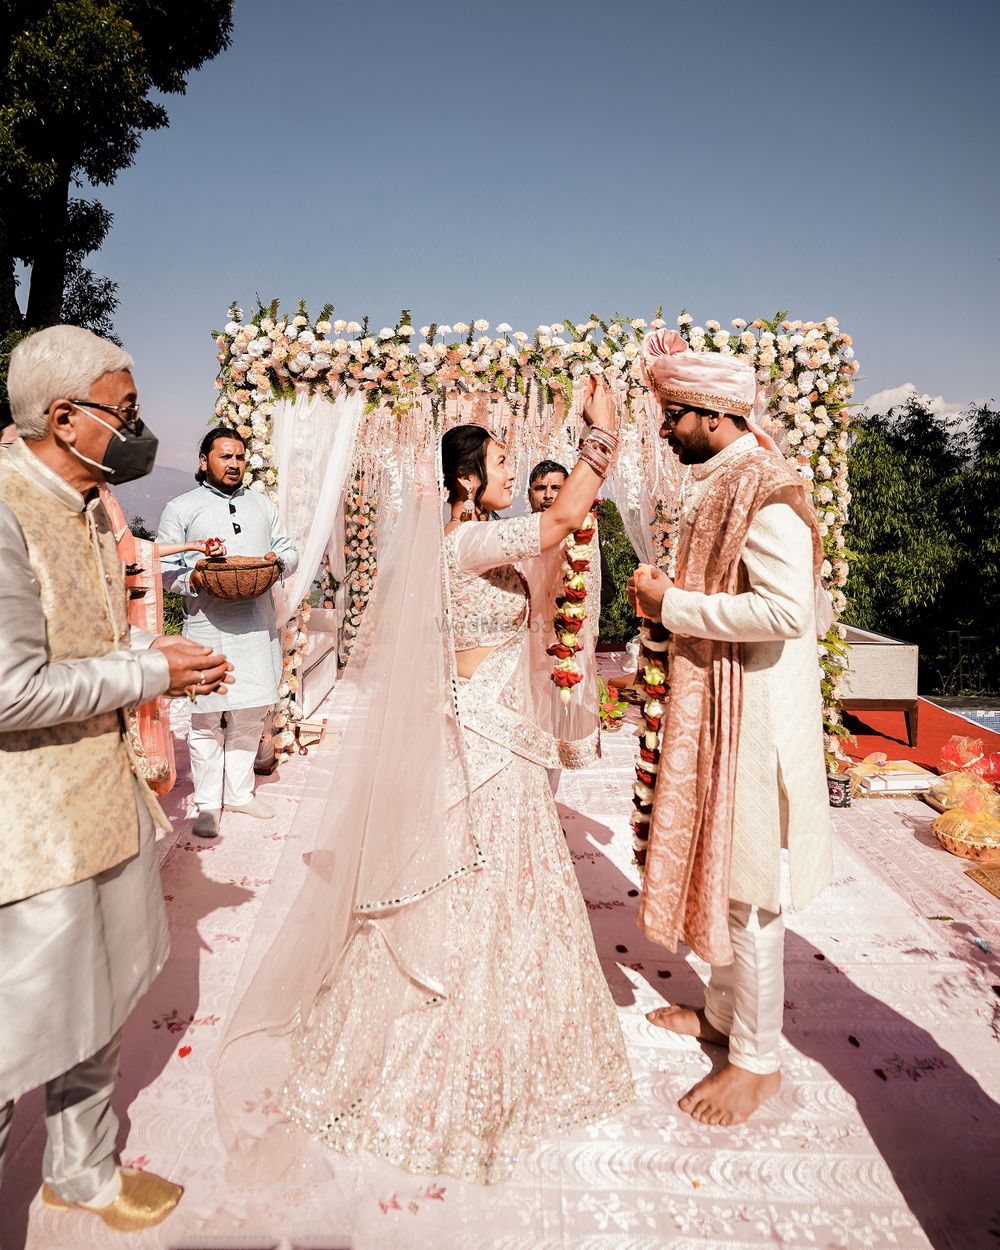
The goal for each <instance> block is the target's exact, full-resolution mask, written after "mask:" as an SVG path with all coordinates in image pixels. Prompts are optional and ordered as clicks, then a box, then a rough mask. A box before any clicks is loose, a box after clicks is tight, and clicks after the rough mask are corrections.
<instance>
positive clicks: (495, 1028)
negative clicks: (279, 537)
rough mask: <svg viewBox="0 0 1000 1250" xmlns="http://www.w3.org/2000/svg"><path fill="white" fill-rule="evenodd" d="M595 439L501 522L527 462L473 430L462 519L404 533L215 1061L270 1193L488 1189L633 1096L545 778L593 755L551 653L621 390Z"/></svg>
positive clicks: (426, 501) (235, 1138)
mask: <svg viewBox="0 0 1000 1250" xmlns="http://www.w3.org/2000/svg"><path fill="white" fill-rule="evenodd" d="M584 419H585V420H586V422H587V424H588V425H589V426H590V429H589V432H588V433H587V434H586V435H585V437H584V440H583V441H582V442H581V451H580V459H579V461H578V462H577V464H576V466H575V468H574V469H573V471H572V472H571V473H570V474H569V476H568V477H567V479H566V482H565V484H564V485H563V487H562V489H561V491H560V492H559V495H558V497H557V499H556V502H555V503H554V504H553V505H552V506H551V507H550V508H549V509H548V510H547V511H545V512H541V513H535V514H532V515H530V516H525V517H516V518H511V519H503V520H497V519H492V514H493V513H495V512H499V511H502V510H503V509H505V508H507V507H509V506H510V503H511V498H512V488H513V477H512V475H511V473H510V471H509V470H508V467H507V457H506V453H505V450H504V447H503V446H502V445H501V444H500V443H499V442H497V441H495V440H494V438H493V437H492V436H491V435H490V433H489V432H488V431H487V430H485V429H484V428H482V427H481V426H478V425H462V426H456V427H454V428H453V429H450V430H449V431H448V432H447V433H446V434H445V435H444V437H443V439H442V440H441V448H440V452H441V465H440V472H441V481H443V486H444V489H445V490H446V492H447V500H448V503H449V504H450V512H451V516H450V520H449V521H448V523H447V524H446V525H445V526H444V528H443V530H442V524H441V521H442V518H441V496H440V494H439V486H440V484H441V482H437V483H436V482H434V481H433V480H431V479H430V478H429V475H428V474H427V473H426V472H424V473H423V474H422V475H418V476H420V478H421V480H420V481H418V490H417V492H416V494H415V496H414V499H413V500H412V501H411V504H410V505H409V506H408V509H407V511H406V512H404V515H403V516H401V518H400V521H399V522H398V523H397V525H396V527H395V529H394V531H393V536H392V539H391V540H390V544H389V546H390V548H391V550H387V552H386V558H385V560H384V561H383V564H382V567H381V568H380V571H379V579H378V582H377V583H376V591H375V594H374V596H373V599H372V601H371V603H370V604H369V607H368V609H367V611H366V614H365V619H364V622H363V625H362V629H361V632H360V633H359V635H358V638H357V641H356V643H355V650H354V653H353V654H352V658H351V663H350V665H349V667H348V669H347V673H346V674H345V680H344V682H343V683H342V688H338V694H337V703H338V706H339V707H340V708H341V713H342V715H344V714H345V713H344V708H345V706H346V704H347V703H348V702H349V703H350V710H349V712H348V713H346V719H347V721H348V723H349V725H350V732H349V733H347V734H345V735H344V739H343V743H344V745H343V746H342V748H341V750H340V753H339V755H338V756H333V755H332V754H329V755H327V754H326V753H321V754H320V755H319V756H317V760H316V763H315V764H314V765H313V767H312V768H311V770H310V774H309V783H310V784H311V785H312V787H313V791H314V792H313V793H312V794H311V795H307V796H306V798H305V799H304V800H303V803H302V805H301V806H300V809H299V811H298V813H297V815H296V818H295V821H294V823H293V834H292V836H291V837H290V841H289V848H288V851H286V856H285V859H286V860H288V859H289V858H290V860H291V864H290V868H289V865H287V864H286V866H285V869H283V870H282V871H284V872H285V873H286V875H289V873H290V875H291V876H292V877H293V878H294V879H295V880H296V881H297V888H298V897H297V898H296V899H295V901H294V903H293V904H292V905H291V907H290V908H285V911H286V915H285V917H284V920H283V923H282V925H281V929H280V931H279V932H278V933H277V935H276V936H275V937H274V938H273V940H272V942H271V944H270V947H269V949H268V950H267V953H266V954H265V955H264V957H263V960H262V961H261V962H260V964H259V966H258V967H257V968H256V970H255V971H254V972H253V974H252V975H250V976H249V980H248V983H247V984H246V985H245V992H244V993H243V995H242V998H241V1000H240V1001H239V1002H238V1006H237V1008H236V1010H235V1012H234V1014H233V1016H232V1017H231V1019H230V1020H229V1022H228V1025H227V1031H226V1037H225V1040H224V1043H223V1047H222V1050H221V1052H220V1056H219V1058H218V1060H217V1065H216V1074H215V1075H216V1095H217V1107H218V1111H219V1120H220V1126H221V1128H222V1130H223V1134H224V1136H225V1137H226V1139H227V1144H228V1145H229V1147H230V1149H231V1150H233V1151H234V1154H235V1156H236V1157H237V1158H239V1157H242V1158H243V1160H244V1161H245V1162H249V1163H251V1164H253V1165H256V1169H255V1174H256V1175H258V1176H259V1175H261V1174H270V1175H271V1176H273V1175H274V1174H275V1172H276V1170H277V1171H281V1170H283V1168H284V1167H286V1166H287V1165H288V1163H289V1160H290V1159H292V1158H297V1157H301V1156H300V1155H299V1154H298V1153H297V1150H298V1148H299V1147H301V1146H302V1144H303V1143H304V1142H309V1141H313V1142H315V1141H319V1142H322V1143H323V1144H325V1145H326V1146H329V1147H332V1148H333V1149H335V1150H337V1151H342V1152H350V1151H355V1150H365V1151H369V1152H371V1153H373V1154H376V1155H379V1156H381V1157H382V1158H384V1159H387V1160H389V1161H390V1162H392V1163H394V1164H396V1165H398V1166H399V1167H403V1168H406V1169H409V1170H411V1171H414V1172H424V1173H432V1174H438V1173H447V1174H449V1175H452V1176H456V1177H460V1178H462V1179H465V1180H471V1181H476V1182H480V1183H490V1182H494V1181H499V1180H503V1179H504V1178H505V1177H507V1176H508V1175H509V1174H510V1172H511V1169H512V1168H513V1166H514V1164H515V1162H516V1159H517V1157H518V1155H519V1153H520V1152H522V1151H523V1150H524V1149H525V1148H526V1147H527V1146H529V1145H531V1144H533V1143H534V1142H536V1141H537V1140H538V1139H540V1138H543V1137H546V1136H549V1135H551V1134H553V1133H558V1132H560V1131H562V1130H565V1129H570V1128H572V1127H574V1126H578V1125H582V1124H586V1123H589V1122H592V1121H595V1120H598V1119H601V1118H604V1117H606V1116H608V1115H611V1114H612V1113H614V1112H615V1111H616V1110H617V1109H618V1108H620V1107H621V1106H623V1105H624V1104H626V1103H627V1102H629V1101H630V1100H631V1098H632V1083H631V1077H630V1073H629V1067H628V1062H627V1060H626V1057H625V1051H624V1043H623V1040H622V1035H621V1031H620V1028H619V1024H618V1019H617V1015H616V1012H615V1007H614V1004H613V1002H612V1000H611V996H610V994H609V991H608V987H607V984H606V982H605V979H604V975H603V973H602V970H601V966H600V963H599V961H598V957H597V952H596V950H595V948H594V942H593V937H592V934H591V929H590V922H589V919H588V916H587V910H586V905H585V903H584V900H583V897H582V895H581V893H580V888H579V885H578V884H577V881H576V877H575V874H574V870H573V865H572V860H571V857H570V854H569V851H568V849H567V847H566V843H565V838H564V835H563V833H562V830H561V828H560V825H559V820H558V817H557V814H556V809H555V803H554V801H553V798H552V794H551V790H550V788H549V783H548V778H547V774H546V769H547V768H551V767H558V766H560V765H563V764H565V765H570V766H573V765H574V764H575V765H576V766H577V767H579V766H581V765H582V764H584V763H586V762H587V761H588V760H589V759H590V758H592V755H593V749H594V745H595V742H596V717H593V716H592V715H590V714H589V711H588V707H587V699H586V698H585V697H583V698H581V699H579V700H577V702H576V705H575V706H574V707H571V708H569V709H567V708H566V707H565V706H564V705H563V704H562V702H561V701H560V700H559V699H558V697H556V693H555V688H554V686H553V684H552V682H551V681H550V680H549V676H548V675H549V673H550V671H551V660H548V661H547V660H546V657H545V646H546V644H547V643H549V642H550V641H551V639H552V635H551V632H550V630H549V629H548V622H547V619H546V610H547V609H548V610H551V609H550V608H549V605H550V604H551V603H552V602H553V598H554V593H555V587H556V586H557V585H558V579H559V575H560V570H561V564H562V546H563V543H564V540H565V539H566V538H567V537H568V536H569V535H570V534H571V533H572V532H573V531H574V530H576V529H578V528H579V526H580V525H581V523H582V522H583V521H584V519H585V517H586V515H587V513H588V511H589V510H590V508H591V506H592V504H593V501H594V498H595V496H596V493H597V490H598V488H599V486H600V483H601V481H602V478H603V475H604V473H605V472H606V471H607V468H608V464H609V461H610V459H611V457H612V456H613V454H614V450H615V447H616V445H617V426H616V417H615V410H614V404H613V401H612V399H611V396H610V393H609V392H608V391H607V389H606V388H605V387H604V386H603V384H599V385H597V386H596V387H591V391H590V393H589V394H588V397H587V401H586V404H585V407H584ZM577 689H578V693H583V687H578V688H577ZM574 697H575V696H574ZM334 760H335V761H336V762H335V763H334V762H333V761H334ZM324 770H325V771H324ZM303 851H305V854H303ZM303 859H304V860H305V861H306V863H307V870H306V872H305V874H303V871H302V861H303ZM280 875H281V874H280V873H279V877H280ZM303 875H304V876H305V882H304V884H303V883H302V878H303ZM280 894H281V887H280V886H279V883H278V881H276V883H275V885H274V886H273V887H272V892H271V894H270V895H269V897H268V899H267V903H266V905H265V908H264V909H263V910H264V912H265V913H267V912H274V911H275V909H276V908H278V907H280V906H282V904H281V902H280Z"/></svg>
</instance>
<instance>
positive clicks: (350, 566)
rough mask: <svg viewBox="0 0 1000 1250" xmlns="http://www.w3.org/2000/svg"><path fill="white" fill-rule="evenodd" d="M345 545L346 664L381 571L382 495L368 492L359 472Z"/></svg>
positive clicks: (343, 649)
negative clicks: (380, 530)
mask: <svg viewBox="0 0 1000 1250" xmlns="http://www.w3.org/2000/svg"><path fill="white" fill-rule="evenodd" d="M344 507H345V514H346V515H345V520H344V548H345V555H346V558H347V573H346V575H345V587H344V589H345V597H344V634H343V643H342V647H341V653H342V658H343V662H344V663H345V664H346V663H347V660H348V658H349V657H350V654H351V648H352V647H353V646H354V639H355V637H356V636H357V632H358V630H359V629H360V628H361V618H362V617H363V616H364V613H365V608H366V607H367V606H368V598H369V596H370V595H371V592H372V590H373V589H374V586H375V578H376V576H377V575H378V563H377V561H378V542H377V519H378V498H377V496H375V495H373V494H368V493H367V491H366V487H365V479H364V478H363V477H362V476H360V475H359V476H358V477H357V478H356V479H355V481H354V485H353V487H352V489H351V492H350V494H349V495H348V497H347V500H346V503H345V505H344Z"/></svg>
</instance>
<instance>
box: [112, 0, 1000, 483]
mask: <svg viewBox="0 0 1000 1250" xmlns="http://www.w3.org/2000/svg"><path fill="white" fill-rule="evenodd" d="M998 46H1000V5H998V4H996V3H971V2H968V0H966V2H962V0H959V2H958V3H952V4H949V5H947V6H944V5H941V4H930V3H921V2H909V3H901V2H896V0H867V2H866V3H854V0H847V2H846V3H841V4H838V5H832V6H831V5H815V6H808V5H800V4H795V5H792V4H787V3H784V4H776V5H768V6H764V5H760V4H757V5H747V4H736V3H730V2H729V0H724V2H722V3H716V4H714V5H708V4H698V5H694V4H681V3H676V2H675V0H658V2H657V0H634V2H633V3H631V4H629V5H623V4H609V3H604V4H598V3H592V2H591V0H579V2H578V3H547V2H545V0H534V2H525V0H514V2H513V3H505V4H502V5H494V4H482V3H478V4H471V3H468V2H466V3H455V2H452V0H425V2H424V3H422V4H414V3H409V4H404V3H402V2H399V3H396V2H391V0H362V2H360V3H355V4H353V5H343V4H338V3H334V2H333V0H299V2H298V3H295V4H294V5H293V4H275V3H273V2H271V3H266V2H265V0H237V4H236V14H235V33H234V41H233V46H232V48H231V49H230V50H229V51H228V52H226V53H224V54H223V55H222V56H220V57H219V58H218V59H217V60H216V61H214V62H212V63H210V64H209V65H208V66H206V67H205V68H204V69H203V70H201V71H200V72H199V73H198V74H195V75H194V76H192V78H191V80H190V83H189V88H188V92H187V95H186V96H184V97H182V98H178V99H172V100H169V101H168V108H169V112H170V117H171V125H170V128H169V129H168V130H165V131H162V132H158V133H155V134H151V135H147V136H146V137H145V139H144V140H143V143H142V147H141V149H140V151H139V155H138V157H137V159H136V162H135V165H134V167H133V168H132V169H130V170H128V171H126V172H125V173H124V174H122V175H121V177H120V178H119V180H118V182H117V183H116V185H115V186H114V187H113V188H111V189H107V190H102V191H101V192H100V193H99V194H100V195H101V198H103V199H104V201H105V203H106V204H107V205H108V207H109V208H111V210H112V211H113V213H114V215H115V223H114V226H113V228H112V231H111V234H110V236H109V238H108V241H107V243H106V245H105V247H104V249H103V251H102V252H101V253H100V254H99V255H98V256H97V257H95V258H93V261H92V263H93V264H94V267H95V268H97V269H98V270H99V271H101V272H105V273H107V274H109V275H110V276H111V277H113V278H115V279H116V280H117V281H118V282H119V283H120V287H121V292H120V293H121V307H120V310H119V314H118V321H117V326H118V332H119V334H120V336H121V337H122V339H123V340H124V342H125V344H126V346H127V347H128V348H129V350H130V351H131V352H132V354H133V355H134V356H135V357H136V363H137V376H138V380H139V383H140V390H141V392H142V398H143V402H144V404H145V405H146V410H147V415H148V417H149V420H150V423H151V424H152V425H153V426H154V428H155V429H156V432H157V433H158V434H159V435H160V436H161V441H162V453H161V458H162V461H163V462H164V463H167V464H172V465H175V466H177V467H181V468H188V467H190V465H191V464H192V462H193V458H194V448H195V446H196V444H197V442H198V440H199V438H200V436H201V434H202V433H203V432H204V429H205V427H206V424H207V421H208V418H209V416H210V414H211V410H212V405H213V403H214V398H215V392H214V390H213V388H212V379H213V377H214V375H215V368H216V365H215V359H214V347H213V344H212V342H211V339H210V337H209V332H210V331H211V330H212V329H213V327H216V326H219V325H221V324H222V323H223V322H224V321H225V319H226V308H227V306H228V304H229V301H230V300H231V299H233V298H234V297H235V298H237V299H238V300H239V301H240V302H241V303H242V304H243V305H244V307H246V306H247V305H249V304H252V301H253V298H254V295H255V293H259V294H260V295H261V297H262V298H263V299H265V300H269V299H271V298H272V297H273V296H278V297H279V298H281V300H282V302H283V305H284V306H285V307H291V306H293V305H294V304H295V302H296V301H297V300H298V299H299V298H304V299H306V300H307V301H308V302H309V304H310V306H311V307H312V309H313V310H314V312H315V311H318V309H319V307H320V306H321V305H322V304H323V303H324V302H325V301H327V300H329V301H331V302H333V303H334V304H335V305H336V307H337V313H338V315H341V316H344V317H345V318H347V319H351V318H356V319H359V320H360V318H361V316H363V315H364V314H369V315H370V316H371V317H372V319H373V321H374V322H375V323H376V324H377V325H381V324H383V323H384V322H389V321H392V320H393V319H394V318H395V317H396V316H397V315H398V312H399V310H400V309H401V308H402V307H409V308H412V310H413V315H414V321H415V323H416V324H417V325H420V324H422V323H423V322H425V321H431V320H437V321H443V322H453V321H456V320H466V321H469V320H471V319H472V318H474V317H486V318H488V319H489V320H490V321H491V322H492V323H493V324H496V323H497V322H498V321H502V320H506V321H508V322H510V323H512V324H513V325H514V326H515V328H524V329H526V330H529V331H532V330H534V327H535V326H536V325H537V324H539V323H540V322H550V321H554V320H561V319H562V318H563V317H565V316H568V317H571V318H573V319H574V320H579V319H582V318H584V317H586V315H587V314H588V313H590V312H591V311H595V312H598V313H608V314H610V313H613V312H628V313H630V314H631V315H633V316H645V317H647V318H648V317H650V316H652V315H653V312H654V310H655V308H656V306H657V305H658V304H661V303H662V304H663V306H664V316H666V317H667V318H668V319H671V318H672V317H674V316H675V315H676V314H677V313H678V312H679V311H680V310H681V308H682V307H687V308H688V309H689V310H690V311H691V312H692V313H693V314H694V316H695V318H696V319H697V320H699V321H704V320H705V319H706V318H709V317H717V318H718V319H719V320H721V321H722V322H723V323H724V324H726V323H728V321H729V320H730V319H731V318H732V317H736V316H743V317H747V318H753V317H754V316H757V315H761V314H763V315H769V314H771V313H772V312H774V311H775V310H776V309H778V308H779V307H780V308H787V309H789V310H790V312H791V314H792V315H793V316H799V317H803V318H820V317H825V316H827V315H830V314H832V315H835V316H837V317H839V318H840V320H841V323H842V325H843V326H844V327H845V329H847V330H848V331H849V332H850V333H852V334H853V335H854V339H855V347H856V349H857V353H858V357H859V359H860V361H861V365H862V375H863V379H864V380H863V381H862V382H861V383H860V385H859V387H858V395H859V396H860V397H861V398H868V397H870V396H872V395H875V394H877V393H880V392H885V391H895V389H896V388H900V387H904V386H907V385H910V386H913V387H915V388H916V389H917V391H919V392H926V393H929V394H931V395H932V396H939V397H941V398H940V405H939V406H941V407H942V408H944V409H947V408H949V407H952V406H959V407H961V406H964V405H966V404H967V403H969V402H970V401H974V400H982V399H986V398H994V399H997V400H1000V385H998V382H1000V369H998V366H997V363H996V362H997V359H998V358H1000V351H998V350H997V348H996V347H995V345H994V339H995V337H996V330H995V319H996V311H997V298H996V296H997V283H998V276H1000V238H998V228H997V221H998V214H997V204H998V202H1000V160H998V156H1000V153H998V151H997V148H998V143H997V138H996V134H997V131H996V126H997V116H998V104H1000V98H998V97H1000V90H998V87H997V81H998V77H1000V76H998V74H997V69H996V51H997V48H998Z"/></svg>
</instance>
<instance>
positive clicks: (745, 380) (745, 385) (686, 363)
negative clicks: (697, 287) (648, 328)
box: [642, 330, 757, 417]
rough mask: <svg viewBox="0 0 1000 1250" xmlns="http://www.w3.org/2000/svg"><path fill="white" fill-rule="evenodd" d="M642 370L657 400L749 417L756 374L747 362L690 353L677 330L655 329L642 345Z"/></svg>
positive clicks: (734, 358) (720, 356)
mask: <svg viewBox="0 0 1000 1250" xmlns="http://www.w3.org/2000/svg"><path fill="white" fill-rule="evenodd" d="M642 370H643V374H644V375H645V378H646V383H647V385H648V386H649V388H650V390H653V391H655V392H656V395H657V397H658V398H659V399H660V400H667V401H669V402H671V403H678V404H690V405H691V406H692V407H693V408H708V409H709V410H710V411H712V412H726V413H730V414H732V415H734V416H737V417H749V415H750V413H751V412H752V411H753V399H754V394H755V393H756V390H757V375H756V373H755V372H754V368H753V366H752V365H751V364H749V363H748V362H747V361H746V360H741V359H740V358H739V357H738V356H729V355H723V354H722V353H721V352H693V351H691V349H690V348H689V347H688V345H687V343H685V341H684V340H683V339H682V338H681V336H680V335H679V334H678V333H677V331H676V330H654V331H653V333H652V334H647V335H646V337H645V339H644V340H643V344H642Z"/></svg>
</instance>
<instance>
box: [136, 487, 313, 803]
mask: <svg viewBox="0 0 1000 1250" xmlns="http://www.w3.org/2000/svg"><path fill="white" fill-rule="evenodd" d="M237 527H239V532H237ZM204 538H221V539H222V540H223V541H224V542H225V544H226V551H227V553H228V554H229V555H234V556H262V555H265V554H266V553H267V552H268V551H273V552H274V553H275V555H277V557H278V559H279V561H280V562H281V571H282V576H284V575H285V574H287V573H292V572H294V571H295V569H296V568H297V567H298V562H299V557H298V553H297V551H296V550H295V547H294V545H293V544H292V542H291V540H290V539H289V538H288V537H286V535H285V534H284V533H283V532H282V529H281V523H280V521H279V518H278V511H277V509H276V508H275V506H274V505H273V504H272V503H271V502H270V500H268V499H267V498H266V497H265V496H264V495H263V494H260V493H258V492H256V491H252V490H248V489H247V488H245V487H243V486H241V487H240V488H239V490H237V491H235V492H234V493H232V494H226V493H224V492H223V491H220V490H217V489H216V488H215V487H214V486H209V485H208V484H207V483H204V484H202V485H201V486H199V487H198V488H197V489H196V490H192V491H189V492H188V493H187V494H186V495H180V496H178V498H176V499H172V500H171V501H170V502H169V503H168V504H167V506H166V507H165V508H164V509H163V516H162V517H161V518H160V528H159V533H158V534H157V539H156V540H157V542H159V543H183V542H190V541H192V540H199V539H204ZM200 559H202V556H201V553H200V552H197V551H193V552H192V551H188V552H179V553H178V554H176V555H173V556H166V557H164V559H163V561H162V568H163V585H164V588H165V589H167V590H173V591H176V592H177V593H178V594H182V595H183V596H184V635H185V637H187V638H191V639H193V641H195V642H200V643H202V644H203V645H205V646H207V647H211V648H212V649H213V650H214V651H218V652H221V653H222V654H223V655H225V657H226V658H227V659H228V660H229V662H230V663H231V664H232V666H233V676H234V678H235V681H234V682H233V684H232V685H231V686H229V687H228V688H227V692H226V693H225V694H211V695H200V696H199V698H198V700H197V703H196V705H195V708H194V710H193V712H192V715H191V733H190V737H189V745H190V748H191V772H192V777H193V780H194V787H195V792H194V802H195V804H196V806H197V807H198V809H199V810H200V811H204V810H206V809H208V810H215V811H218V810H219V809H220V808H222V807H223V806H225V807H240V806H243V805H244V804H246V803H249V801H250V799H251V797H252V796H253V763H254V758H255V757H256V754H257V747H258V745H259V743H260V738H261V734H262V732H263V730H264V727H265V724H266V721H267V716H268V712H269V710H270V708H271V706H272V705H273V704H274V702H275V701H276V700H277V697H278V683H279V682H280V681H281V643H280V641H279V638H278V630H277V627H276V624H275V615H274V603H273V600H272V597H271V594H270V592H268V593H267V594H265V595H260V596H258V598H256V599H249V600H247V601H246V602H243V603H232V602H230V601H228V600H225V599H219V598H216V597H215V596H214V595H210V594H207V593H201V594H198V593H197V592H195V591H194V590H193V588H192V586H191V570H192V569H193V568H194V566H195V564H197V562H198V561H199V560H200ZM223 714H225V717H224V718H223Z"/></svg>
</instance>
